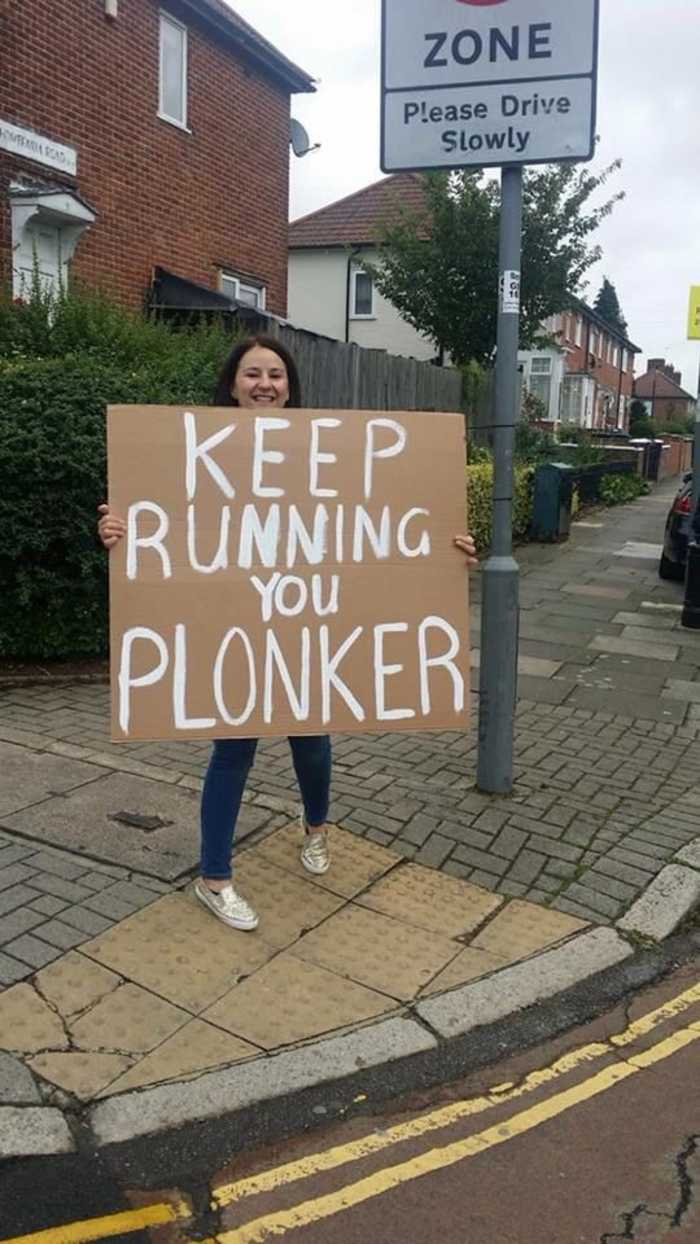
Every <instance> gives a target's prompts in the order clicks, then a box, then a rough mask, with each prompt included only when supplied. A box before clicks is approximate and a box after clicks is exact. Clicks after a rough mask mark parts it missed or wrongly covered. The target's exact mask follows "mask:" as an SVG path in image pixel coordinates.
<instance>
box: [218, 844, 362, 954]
mask: <svg viewBox="0 0 700 1244" xmlns="http://www.w3.org/2000/svg"><path fill="white" fill-rule="evenodd" d="M234 883H235V885H236V887H238V886H240V889H241V891H242V893H243V894H245V896H246V898H247V899H248V901H249V902H251V903H252V904H253V907H254V908H255V910H256V911H257V913H258V915H259V917H260V924H259V926H258V933H259V936H260V937H261V939H262V940H263V941H264V942H267V943H268V945H270V946H274V947H275V949H279V950H281V949H283V948H284V947H285V946H289V945H291V943H292V942H295V941H296V940H297V939H298V938H299V937H301V935H302V933H304V932H306V931H307V930H308V929H313V928H315V927H316V925H317V924H320V923H321V921H322V920H325V919H326V917H327V916H330V915H331V914H332V913H333V912H334V911H337V910H338V908H339V907H342V905H343V903H344V901H345V900H344V899H343V898H340V897H339V896H338V895H337V894H331V892H330V891H329V890H322V889H321V887H320V886H315V885H313V884H312V882H311V881H308V880H305V879H304V880H302V879H301V878H299V877H294V876H292V874H291V873H290V872H287V871H286V870H285V869H284V868H278V867H277V866H276V865H275V864H273V863H271V861H270V860H268V859H264V858H263V857H262V856H261V855H255V854H254V853H253V852H252V851H245V852H243V854H242V855H241V856H240V859H239V862H238V866H237V868H236V869H235V875H234Z"/></svg>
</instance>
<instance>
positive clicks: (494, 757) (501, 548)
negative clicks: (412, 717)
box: [477, 166, 523, 795]
mask: <svg viewBox="0 0 700 1244" xmlns="http://www.w3.org/2000/svg"><path fill="white" fill-rule="evenodd" d="M522 205H523V172H522V166H516V167H505V168H504V169H503V174H502V180H501V222H500V246H499V263H498V266H499V277H500V280H499V286H500V288H499V306H498V339H497V346H496V385H495V411H494V428H493V534H492V540H491V555H490V556H489V558H488V560H487V562H486V564H485V566H484V569H483V571H482V585H483V587H482V605H481V609H482V613H481V669H480V680H479V681H480V701H479V759H478V765H477V785H478V786H479V788H480V790H483V791H487V792H489V793H491V794H497V795H504V794H508V793H509V792H510V791H511V790H512V789H513V737H514V730H515V699H516V693H517V663H518V617H519V599H518V598H519V570H518V564H517V562H516V561H515V558H514V557H513V483H514V472H513V451H514V446H515V424H516V422H517V419H518V339H519V328H520V259H521V249H522Z"/></svg>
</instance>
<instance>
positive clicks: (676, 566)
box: [659, 471, 693, 579]
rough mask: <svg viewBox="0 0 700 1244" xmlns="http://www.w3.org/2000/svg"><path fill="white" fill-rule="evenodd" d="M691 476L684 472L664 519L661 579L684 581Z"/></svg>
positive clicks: (688, 530)
mask: <svg viewBox="0 0 700 1244" xmlns="http://www.w3.org/2000/svg"><path fill="white" fill-rule="evenodd" d="M692 511H693V474H692V471H686V473H685V475H684V476H683V481H682V483H681V486H680V488H679V489H678V492H677V493H676V495H675V497H674V498H673V505H672V506H671V509H670V510H669V512H668V518H667V519H666V530H665V531H664V546H663V550H662V553H661V561H660V562H659V575H660V576H661V578H662V579H684V578H685V563H686V559H687V556H688V540H689V539H690V534H691V528H692V523H693V512H692Z"/></svg>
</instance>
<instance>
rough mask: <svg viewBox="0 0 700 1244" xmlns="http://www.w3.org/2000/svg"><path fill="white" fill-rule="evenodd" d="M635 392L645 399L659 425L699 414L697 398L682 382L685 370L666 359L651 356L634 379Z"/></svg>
mask: <svg viewBox="0 0 700 1244" xmlns="http://www.w3.org/2000/svg"><path fill="white" fill-rule="evenodd" d="M634 396H635V397H636V398H638V399H639V400H640V401H642V402H644V405H645V406H646V408H647V414H649V415H650V416H651V418H652V419H653V420H654V422H655V424H656V425H657V427H658V428H661V427H663V425H664V424H665V423H678V422H681V423H682V422H683V420H684V419H688V418H689V417H690V416H691V415H694V414H695V398H694V397H693V395H692V394H691V393H688V392H687V391H686V390H685V389H684V388H683V387H682V386H681V373H680V372H679V371H676V369H675V367H674V366H673V364H672V363H667V362H666V360H665V359H649V360H648V362H647V369H646V371H645V373H644V375H643V376H639V377H638V378H637V380H636V381H635V383H634Z"/></svg>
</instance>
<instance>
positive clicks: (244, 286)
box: [219, 272, 266, 311]
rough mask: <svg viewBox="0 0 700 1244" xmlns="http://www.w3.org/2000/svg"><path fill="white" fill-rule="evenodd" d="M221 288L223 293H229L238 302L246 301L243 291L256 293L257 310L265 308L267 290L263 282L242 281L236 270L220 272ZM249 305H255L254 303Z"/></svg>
mask: <svg viewBox="0 0 700 1244" xmlns="http://www.w3.org/2000/svg"><path fill="white" fill-rule="evenodd" d="M219 289H220V290H221V293H222V294H228V296H229V298H235V299H236V301H237V302H245V299H244V298H241V291H242V292H243V293H244V294H255V296H256V298H257V300H258V301H257V302H256V304H255V306H256V308H257V310H258V311H264V310H265V297H266V290H265V286H264V285H262V284H261V285H257V284H256V283H255V282H253V281H242V280H241V278H240V277H238V276H236V274H235V273H234V272H220V273H219ZM248 305H250V306H253V304H252V303H250V304H248Z"/></svg>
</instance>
